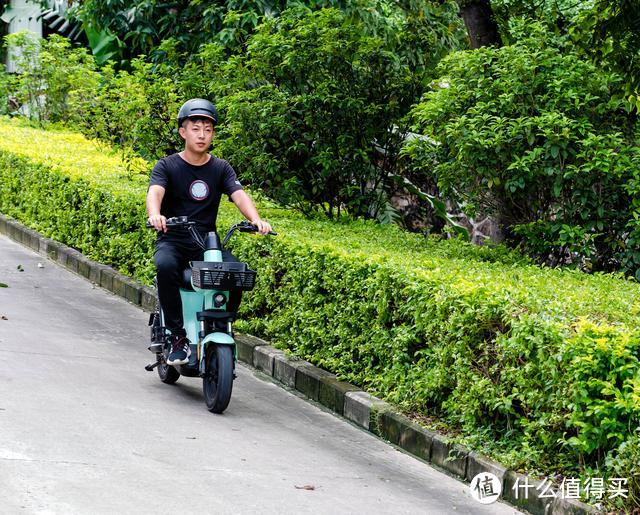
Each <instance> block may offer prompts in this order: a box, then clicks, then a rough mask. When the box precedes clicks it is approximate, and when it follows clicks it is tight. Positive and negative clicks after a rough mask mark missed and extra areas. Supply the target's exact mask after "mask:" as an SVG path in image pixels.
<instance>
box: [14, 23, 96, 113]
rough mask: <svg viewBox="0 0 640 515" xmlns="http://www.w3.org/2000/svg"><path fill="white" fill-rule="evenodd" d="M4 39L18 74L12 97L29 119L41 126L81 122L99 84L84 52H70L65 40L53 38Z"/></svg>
mask: <svg viewBox="0 0 640 515" xmlns="http://www.w3.org/2000/svg"><path fill="white" fill-rule="evenodd" d="M5 39H6V43H7V46H8V47H9V48H10V51H11V52H12V53H13V54H14V55H15V62H16V68H17V70H18V76H17V78H16V79H15V84H14V87H15V96H16V99H17V101H18V102H19V103H20V104H22V105H24V106H26V109H27V111H28V115H29V118H31V119H32V120H36V121H38V122H39V123H41V124H42V123H44V122H59V121H65V122H67V123H69V124H73V123H77V122H78V121H79V120H83V119H85V117H86V116H87V111H86V106H87V104H88V103H89V102H90V100H91V99H92V98H93V95H94V94H95V92H96V90H97V88H98V81H99V75H98V73H97V72H96V71H95V64H94V61H93V58H91V57H90V56H89V54H88V53H87V51H86V50H85V49H83V48H72V47H71V44H70V42H69V41H68V40H67V39H65V38H63V37H61V36H58V35H55V34H54V35H51V36H50V37H49V39H42V40H41V39H38V38H37V37H36V36H35V34H32V33H29V32H19V33H16V34H10V35H8V36H6V38H5Z"/></svg>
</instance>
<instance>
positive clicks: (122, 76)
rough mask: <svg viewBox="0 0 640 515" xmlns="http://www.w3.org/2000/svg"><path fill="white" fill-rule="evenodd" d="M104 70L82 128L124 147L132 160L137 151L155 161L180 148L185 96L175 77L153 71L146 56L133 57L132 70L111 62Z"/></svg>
mask: <svg viewBox="0 0 640 515" xmlns="http://www.w3.org/2000/svg"><path fill="white" fill-rule="evenodd" d="M102 72H103V77H102V87H101V88H100V89H99V90H98V91H97V92H96V94H95V97H94V98H93V99H92V101H91V102H90V104H89V105H88V110H89V116H87V117H86V118H84V119H83V120H82V121H81V122H80V124H79V125H80V129H81V130H82V131H83V132H84V133H85V134H87V135H88V136H90V137H94V138H98V139H100V140H102V141H105V142H108V143H110V144H112V145H116V146H117V147H118V148H120V149H122V152H123V156H124V157H125V159H126V160H127V161H129V160H131V159H132V158H133V157H134V156H136V155H141V156H143V157H144V158H145V159H147V160H149V161H153V160H155V159H159V158H160V157H164V156H166V155H168V154H170V153H173V152H175V151H176V149H178V148H179V147H180V143H179V142H178V140H179V139H180V138H179V136H178V135H177V124H176V122H175V116H176V114H177V112H178V109H179V107H180V101H179V99H178V97H177V93H176V91H175V84H174V83H173V81H172V80H171V78H170V77H166V76H163V75H161V74H159V73H153V71H152V65H151V64H150V63H148V62H145V61H144V60H143V59H134V60H133V61H132V63H131V71H130V72H129V71H126V70H120V71H118V72H115V71H114V70H113V68H112V67H111V66H110V65H108V66H106V67H105V68H103V70H102Z"/></svg>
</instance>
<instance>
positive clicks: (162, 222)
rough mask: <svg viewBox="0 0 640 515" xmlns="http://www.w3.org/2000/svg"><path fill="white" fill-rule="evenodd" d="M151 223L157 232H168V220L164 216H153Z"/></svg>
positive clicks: (150, 219)
mask: <svg viewBox="0 0 640 515" xmlns="http://www.w3.org/2000/svg"><path fill="white" fill-rule="evenodd" d="M149 223H150V224H151V225H153V227H154V228H155V230H156V231H162V232H167V219H166V217H164V216H162V215H151V216H150V217H149Z"/></svg>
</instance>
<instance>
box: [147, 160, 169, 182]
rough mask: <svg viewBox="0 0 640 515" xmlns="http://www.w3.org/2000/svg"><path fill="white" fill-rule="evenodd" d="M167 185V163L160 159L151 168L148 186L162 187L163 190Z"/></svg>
mask: <svg viewBox="0 0 640 515" xmlns="http://www.w3.org/2000/svg"><path fill="white" fill-rule="evenodd" d="M167 184H169V175H168V174H167V163H166V162H165V160H164V159H160V160H159V161H158V162H157V163H156V165H155V166H154V167H153V171H152V172H151V180H150V181H149V186H156V185H157V186H162V187H163V188H166V187H167Z"/></svg>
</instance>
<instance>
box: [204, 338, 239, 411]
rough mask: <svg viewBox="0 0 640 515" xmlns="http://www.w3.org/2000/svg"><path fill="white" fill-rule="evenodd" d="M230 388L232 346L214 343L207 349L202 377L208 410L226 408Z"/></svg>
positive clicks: (231, 387) (231, 386)
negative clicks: (204, 370)
mask: <svg viewBox="0 0 640 515" xmlns="http://www.w3.org/2000/svg"><path fill="white" fill-rule="evenodd" d="M232 389H233V348H232V347H231V346H230V345H214V346H213V348H209V349H208V353H207V356H206V372H205V376H204V377H203V378H202V391H203V393H204V400H205V402H206V403H207V408H208V409H209V411H211V412H212V413H222V412H223V411H224V410H225V409H227V406H228V405H229V401H230V400H231V390H232Z"/></svg>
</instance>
